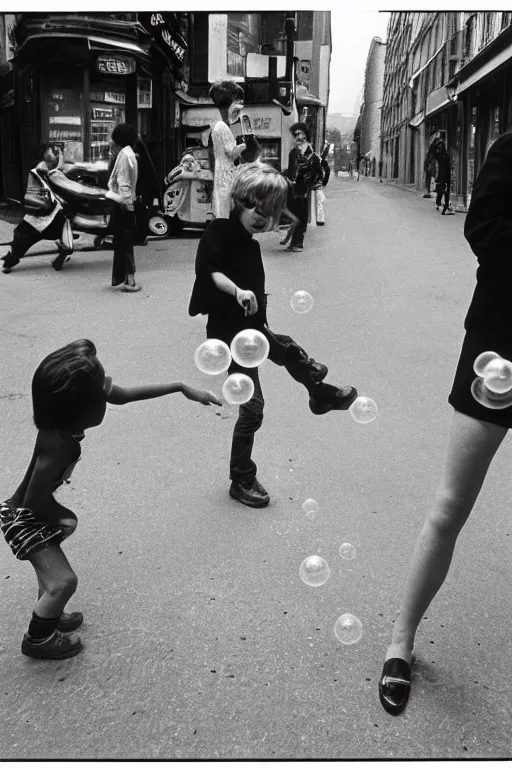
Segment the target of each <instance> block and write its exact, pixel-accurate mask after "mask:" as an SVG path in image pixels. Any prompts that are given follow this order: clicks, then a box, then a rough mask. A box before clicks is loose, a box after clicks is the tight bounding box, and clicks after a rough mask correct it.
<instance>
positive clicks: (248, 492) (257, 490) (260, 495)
mask: <svg viewBox="0 0 512 768" xmlns="http://www.w3.org/2000/svg"><path fill="white" fill-rule="evenodd" d="M229 495H230V496H231V498H232V499H236V500H237V501H239V502H241V503H242V504H245V505H246V506H247V507H266V506H267V505H268V503H269V501H270V496H269V495H268V493H267V491H266V490H265V488H264V487H263V486H262V485H261V483H259V482H258V481H257V480H256V478H254V480H250V481H249V482H248V483H244V482H242V483H237V482H235V480H233V482H232V483H231V487H230V489H229Z"/></svg>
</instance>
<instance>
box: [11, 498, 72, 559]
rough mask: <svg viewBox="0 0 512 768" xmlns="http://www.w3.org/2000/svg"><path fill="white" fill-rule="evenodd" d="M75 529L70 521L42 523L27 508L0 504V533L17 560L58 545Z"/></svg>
mask: <svg viewBox="0 0 512 768" xmlns="http://www.w3.org/2000/svg"><path fill="white" fill-rule="evenodd" d="M75 528H76V521H73V520H70V521H69V524H66V525H64V524H61V525H52V524H51V523H42V522H41V521H40V520H37V519H36V516H35V515H34V513H33V512H32V511H31V510H30V509H28V508H27V507H18V508H16V507H13V505H12V504H11V503H10V501H2V502H0V531H2V533H3V535H4V537H5V540H6V542H7V543H8V544H9V546H10V548H11V549H12V551H13V553H14V555H15V556H16V557H17V558H18V560H26V559H27V558H29V557H30V556H31V555H33V554H34V553H35V552H39V551H40V550H41V549H46V547H49V546H50V545H51V544H60V543H61V542H62V541H63V540H64V539H66V538H67V537H68V536H71V534H72V533H73V531H74V530H75Z"/></svg>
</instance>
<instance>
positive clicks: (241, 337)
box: [231, 328, 270, 368]
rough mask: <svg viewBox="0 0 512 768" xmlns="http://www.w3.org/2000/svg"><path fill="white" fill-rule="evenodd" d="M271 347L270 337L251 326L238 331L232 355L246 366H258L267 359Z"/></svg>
mask: <svg viewBox="0 0 512 768" xmlns="http://www.w3.org/2000/svg"><path fill="white" fill-rule="evenodd" d="M269 349H270V344H269V343H268V339H267V338H266V336H264V335H263V334H262V333H261V331H256V330H254V329H253V328H249V329H247V330H244V331H240V333H237V335H236V336H235V338H234V339H233V341H232V342H231V355H232V357H233V360H234V361H235V363H238V365H241V366H243V367H244V368H256V367H257V366H258V365H261V364H262V362H263V361H264V360H266V359H267V357H268V353H269Z"/></svg>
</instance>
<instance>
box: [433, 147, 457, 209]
mask: <svg viewBox="0 0 512 768" xmlns="http://www.w3.org/2000/svg"><path fill="white" fill-rule="evenodd" d="M434 157H435V159H436V162H437V178H436V210H437V211H438V210H439V208H440V206H441V203H442V201H443V198H444V203H443V209H442V211H441V214H442V215H443V216H453V215H454V214H455V212H454V211H453V209H452V208H450V186H451V164H450V154H449V152H448V150H447V149H446V147H445V144H444V141H442V142H441V143H440V144H439V145H438V147H437V150H436V152H435V155H434Z"/></svg>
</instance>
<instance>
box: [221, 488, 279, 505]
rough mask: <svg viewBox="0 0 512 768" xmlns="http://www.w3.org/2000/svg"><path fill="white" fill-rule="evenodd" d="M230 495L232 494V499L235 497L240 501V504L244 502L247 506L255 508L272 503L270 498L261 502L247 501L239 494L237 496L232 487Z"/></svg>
mask: <svg viewBox="0 0 512 768" xmlns="http://www.w3.org/2000/svg"><path fill="white" fill-rule="evenodd" d="M229 495H230V496H231V498H232V499H235V501H239V502H240V504H244V506H246V507H253V508H254V509H260V508H261V507H267V506H268V504H269V503H270V498H269V499H268V500H266V501H261V502H254V501H247V500H245V499H240V498H239V497H238V496H236V495H235V494H234V493H233V491H232V490H231V488H230V489H229Z"/></svg>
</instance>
